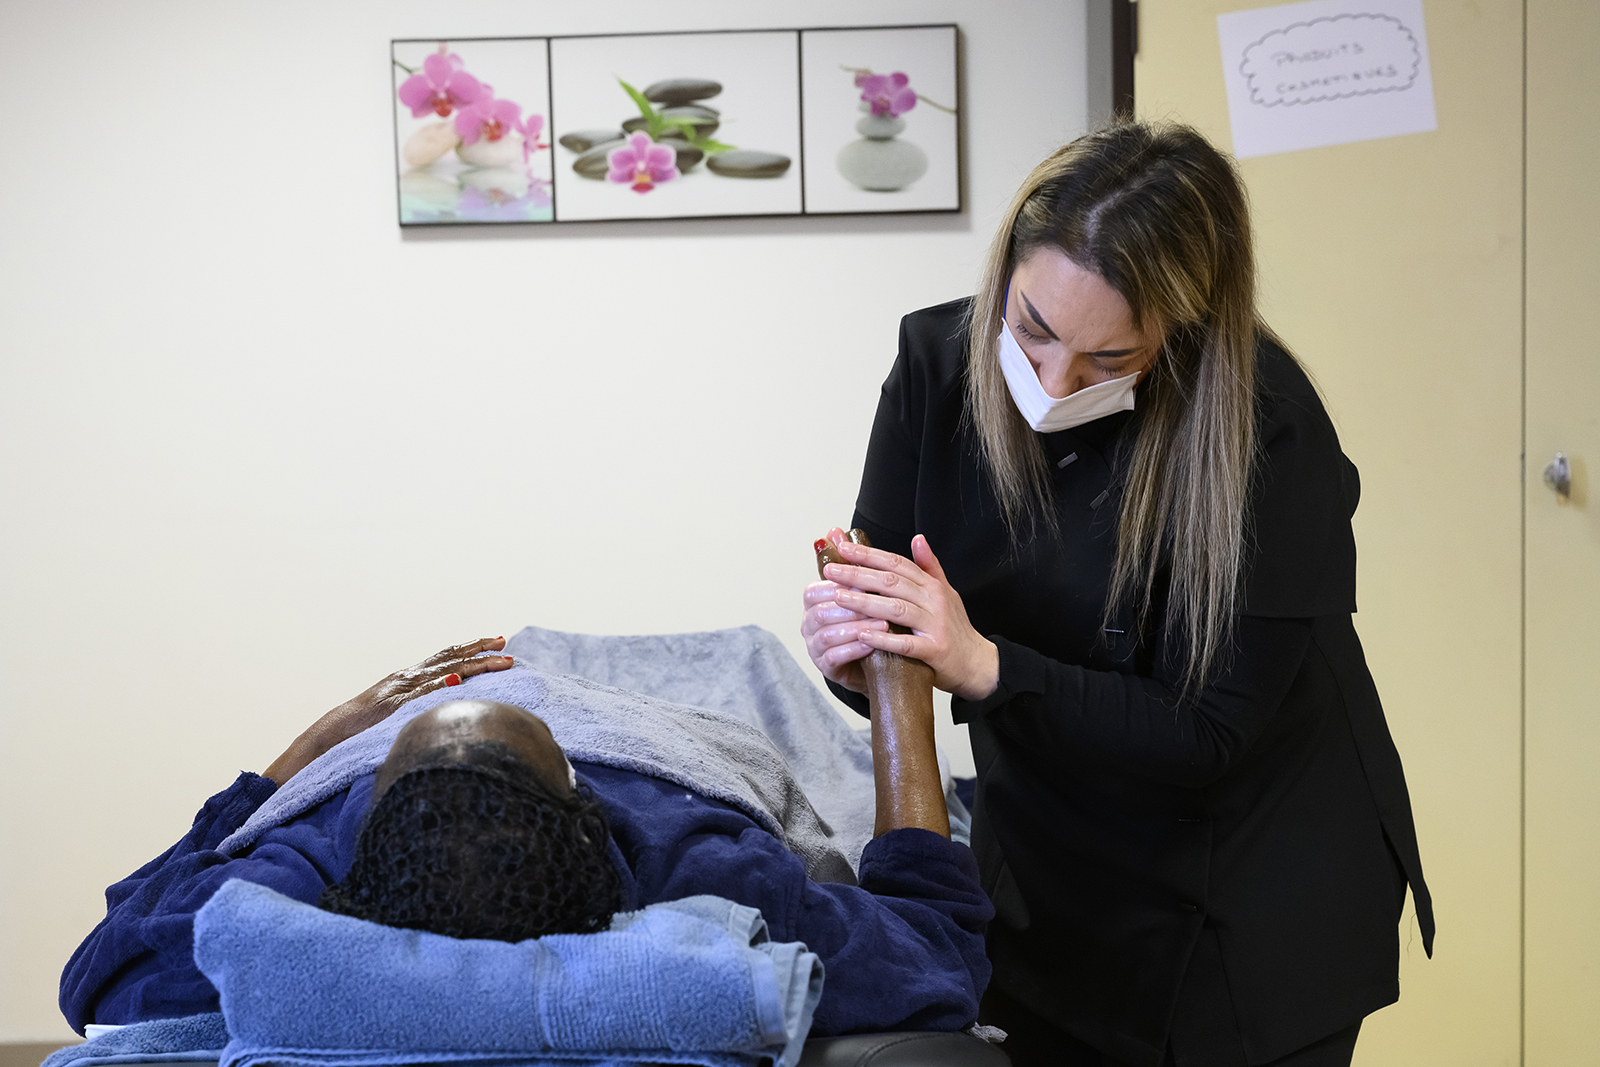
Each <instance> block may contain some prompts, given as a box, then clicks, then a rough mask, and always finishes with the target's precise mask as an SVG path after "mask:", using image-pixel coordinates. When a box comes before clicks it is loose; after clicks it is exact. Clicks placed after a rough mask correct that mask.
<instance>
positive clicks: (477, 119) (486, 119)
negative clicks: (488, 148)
mask: <svg viewBox="0 0 1600 1067" xmlns="http://www.w3.org/2000/svg"><path fill="white" fill-rule="evenodd" d="M521 118H522V105H521V104H514V103H512V102H511V101H510V100H496V99H495V98H494V89H493V87H491V86H488V85H484V86H483V94H482V95H481V96H479V97H478V99H476V100H474V101H473V102H472V103H470V104H468V105H467V106H466V107H464V108H462V109H461V110H460V111H458V112H456V132H457V133H459V134H460V135H461V143H462V144H477V143H478V141H479V139H480V138H481V139H482V140H485V141H488V142H489V143H490V144H493V143H494V142H496V141H498V140H500V138H502V137H504V136H505V135H506V134H508V133H511V132H513V131H515V130H520V129H522V123H521V121H520V120H521Z"/></svg>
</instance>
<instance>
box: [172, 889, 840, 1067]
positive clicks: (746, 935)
mask: <svg viewBox="0 0 1600 1067" xmlns="http://www.w3.org/2000/svg"><path fill="white" fill-rule="evenodd" d="M194 930H195V949H194V954H195V963H196V964H197V965H198V966H199V968H200V970H201V971H202V972H203V973H204V974H205V976H206V977H207V978H209V979H211V982H212V984H213V985H215V986H216V987H217V990H218V992H219V993H220V994H221V1000H222V1011H223V1014H224V1015H225V1016H226V1018H227V1022H228V1031H229V1033H230V1034H231V1035H232V1038H233V1039H232V1041H230V1042H229V1043H228V1046H227V1048H226V1049H225V1050H224V1052H223V1056H222V1064H223V1067H255V1065H258V1064H265V1063H274V1064H290V1063H294V1064H305V1065H307V1067H367V1065H371V1067H378V1065H384V1064H409V1063H429V1062H446V1061H449V1062H460V1063H465V1064H480V1063H481V1064H485V1065H488V1064H509V1063H519V1064H527V1063H570V1064H595V1063H605V1062H620V1063H637V1062H653V1063H698V1064H707V1065H711V1067H754V1065H755V1064H756V1063H757V1062H758V1061H759V1060H760V1059H761V1058H762V1057H770V1058H771V1059H773V1060H775V1061H776V1062H777V1063H778V1064H779V1067H793V1065H794V1064H795V1063H796V1062H797V1061H798V1060H799V1058H800V1052H801V1048H802V1046H803V1044H804V1041H805V1036H806V1033H807V1032H808V1031H809V1030H810V1028H811V1016H812V1012H813V1011H814V1010H815V1009H816V1005H817V1001H818V999H819V998H820V997H821V995H822V977H823V976H822V963H821V961H820V960H818V959H817V957H816V955H815V954H813V953H811V952H808V951H806V947H805V946H804V945H802V944H799V943H794V942H789V943H778V942H772V941H769V940H767V933H766V923H765V922H764V921H763V920H762V919H761V916H760V913H758V912H756V911H754V910H753V909H751V908H747V907H743V906H741V905H738V904H734V903H733V902H731V901H726V900H720V899H718V898H714V897H692V898H689V899H688V900H684V901H674V902H672V903H669V904H656V905H652V906H651V907H648V908H645V909H644V910H643V911H640V912H634V913H629V914H626V915H621V916H618V917H617V920H616V921H615V923H614V925H613V928H612V929H611V930H608V931H607V932H605V933H598V934H552V935H550V936H547V937H542V938H536V939H533V940H529V941H523V942H521V943H519V944H510V943H507V942H503V941H468V940H457V939H455V938H449V937H441V936H439V935H437V934H429V933H424V932H421V931H417V930H397V929H393V928H391V927H386V926H379V925H377V924H376V923H369V922H364V921H362V920H360V919H352V918H349V917H347V916H342V915H332V914H329V913H327V912H324V911H320V910H319V909H317V908H314V907H312V906H310V905H308V904H301V903H298V902H296V901H293V900H290V899H289V898H288V897H285V896H282V895H280V894H278V893H275V892H273V891H272V890H270V889H267V888H265V887H263V886H258V885H254V884H252V883H249V882H243V881H239V880H237V879H234V880H231V881H229V882H227V883H226V884H224V885H223V887H222V888H221V889H220V890H218V891H217V893H216V894H215V895H214V896H213V897H212V898H211V900H210V901H208V902H207V903H206V905H205V906H204V907H203V908H201V909H200V912H199V914H198V915H197V916H196V917H195V927H194Z"/></svg>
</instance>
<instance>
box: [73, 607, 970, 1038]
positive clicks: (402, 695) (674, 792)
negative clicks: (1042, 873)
mask: <svg viewBox="0 0 1600 1067" xmlns="http://www.w3.org/2000/svg"><path fill="white" fill-rule="evenodd" d="M504 647H505V640H504V638H492V639H485V640H481V641H477V642H473V643H470V644H466V645H461V646H458V647H455V648H451V649H447V650H445V651H443V652H441V653H439V654H438V655H436V656H433V657H431V658H430V659H428V660H425V661H424V662H422V663H420V664H418V665H417V666H415V667H412V668H410V669H408V670H405V671H400V672H397V673H395V674H392V675H390V676H389V677H387V678H385V679H383V680H382V681H380V682H378V683H377V684H376V685H374V686H373V687H372V688H370V689H368V690H366V691H365V692H363V693H362V694H361V695H359V696H357V697H355V698H354V699H352V700H350V701H347V702H346V703H344V704H341V705H340V706H339V707H337V708H335V709H333V710H332V711H330V712H328V713H327V714H326V715H324V716H322V718H320V719H319V720H317V722H316V723H315V724H313V725H312V726H311V728H310V729H308V730H307V731H306V732H305V733H303V734H302V735H301V736H300V737H299V738H298V739H296V740H295V742H294V743H293V744H292V745H290V746H289V748H288V750H287V751H285V752H284V753H283V755H281V756H279V757H278V759H277V760H275V761H274V762H273V763H272V764H271V766H269V767H268V768H267V769H266V770H265V772H263V773H261V774H254V773H251V772H249V771H246V772H244V773H242V774H240V776H239V778H238V780H237V781H235V782H234V783H233V785H231V786H229V787H228V788H227V789H225V790H223V791H222V792H221V793H218V794H217V795H216V796H214V797H212V798H211V799H210V800H208V801H207V802H206V804H205V806H204V807H203V808H201V810H200V812H199V814H198V815H197V816H196V817H195V821H194V825H193V827H191V828H190V830H189V832H188V833H187V834H185V835H184V837H183V838H182V839H181V840H180V841H178V843H177V844H175V845H173V846H172V848H170V849H168V850H167V851H166V852H164V853H162V854H161V855H160V856H158V857H156V858H155V859H154V860H151V861H150V862H149V863H147V864H145V865H144V866H143V867H141V868H139V870H137V871H135V872H134V873H133V874H131V875H129V876H128V877H127V878H125V879H123V880H122V881H120V882H118V883H116V884H115V885H112V886H111V887H110V888H108V889H107V890H106V904H107V910H106V916H105V918H104V919H103V920H101V922H100V924H99V925H98V926H97V927H96V928H95V929H94V931H93V932H92V933H90V935H89V936H88V937H87V938H86V939H85V940H84V942H83V944H82V945H80V946H79V947H78V950H77V951H76V952H75V953H74V954H73V956H72V958H71V960H70V961H69V962H68V963H67V966H66V969H65V971H64V972H63V974H62V976H61V995H60V1003H61V1010H62V1013H63V1014H64V1015H65V1016H66V1018H67V1021H68V1022H69V1023H70V1024H71V1025H72V1027H73V1029H75V1030H77V1031H78V1032H80V1033H81V1032H82V1031H83V1028H84V1026H85V1024H87V1023H102V1024H104V1023H113V1024H115V1023H133V1022H141V1021H144V1020H148V1019H159V1018H173V1017H178V1016H183V1015H191V1014H195V1013H199V1012H207V1011H216V1010H218V998H217V991H216V990H215V988H213V987H212V985H211V983H210V982H209V981H208V980H207V979H206V978H205V976H204V975H202V974H201V973H200V971H199V970H198V969H197V968H196V966H195V964H194V959H193V956H192V951H193V925H194V915H195V912H196V911H198V910H199V909H200V907H201V906H202V905H203V904H205V902H206V901H207V900H209V899H210V898H211V895H212V894H213V893H215V892H216V891H217V890H218V889H219V888H221V886H222V884H223V883H224V882H226V881H227V880H228V879H230V878H241V879H244V880H245V881H249V882H255V883H258V884H260V885H264V886H267V887H268V888H271V889H274V890H276V891H277V892H279V893H283V894H284V895H286V896H289V897H292V898H294V899H296V900H300V901H304V902H307V903H318V904H319V905H320V906H321V907H323V908H325V909H326V910H329V911H334V912H339V913H341V914H346V915H352V916H355V917H357V918H362V919H367V920H370V921H373V922H378V923H384V924H386V925H391V926H398V927H405V928H410V929H420V930H428V931H431V932H433V933H438V934H444V935H447V936H451V937H469V938H493V939H499V940H504V941H521V940H525V939H527V938H531V937H539V936H542V935H544V934H552V933H583V932H589V931H596V930H603V929H605V928H606V926H607V925H608V923H609V920H610V917H611V915H612V913H614V912H616V911H619V910H629V909H633V908H639V907H643V906H645V905H647V904H652V903H656V902H659V901H665V900H676V899H679V898H682V897H687V896H693V895H695V894H701V893H705V894H712V895H716V896H722V897H726V898H728V899H731V900H734V901H736V902H738V903H740V904H744V905H747V906H750V907H754V908H758V909H760V911H761V914H762V915H763V916H764V917H765V918H766V920H767V923H768V926H769V928H770V932H771V936H772V937H773V939H775V940H779V941H804V942H805V943H806V945H807V946H808V947H809V948H810V949H811V951H813V952H815V953H817V954H818V955H819V956H820V957H821V958H822V961H823V964H824V966H825V968H826V973H827V978H826V982H825V984H824V987H823V996H822V1000H821V1003H820V1004H819V1005H818V1008H817V1012H816V1016H815V1021H814V1024H813V1028H812V1032H813V1033H814V1034H818V1035H824V1034H843V1033H861V1032H872V1031H882V1030H957V1029H961V1028H962V1027H964V1026H966V1025H967V1024H969V1023H971V1022H972V1021H973V1020H974V1019H976V1017H977V1012H978V1001H979V998H980V997H981V996H982V994H983V990H984V987H985V985H986V984H987V983H988V979H989V964H988V960H987V959H986V958H985V955H984V942H983V935H984V928H985V926H986V925H987V923H988V921H989V919H990V917H991V916H992V914H993V909H992V907H991V905H990V903H989V899H988V897H987V896H986V895H985V894H984V892H983V890H982V889H981V887H980V886H979V884H978V872H977V866H976V864H975V863H974V861H973V858H972V854H971V852H970V851H969V850H968V848H967V847H966V846H965V845H960V844H956V843H954V842H952V841H951V840H950V839H949V821H948V813H947V812H946V809H945V804H944V794H943V787H942V785H941V782H940V777H939V770H938V765H937V761H936V757H935V754H934V745H933V722H932V720H931V718H929V719H928V721H926V722H921V721H917V722H905V723H899V724H898V725H899V728H898V729H896V730H894V731H892V733H891V732H885V736H886V737H887V738H888V740H885V741H884V742H883V743H884V744H893V745H895V746H897V748H896V749H895V750H894V751H892V752H883V751H880V752H878V753H876V755H877V756H878V757H879V758H878V759H877V760H876V765H877V767H878V768H880V770H879V771H878V772H877V773H878V774H880V775H882V776H883V777H881V778H880V779H879V781H878V796H879V804H878V808H879V810H878V817H877V818H878V825H877V836H876V837H875V839H874V840H873V841H871V842H870V843H869V844H868V845H867V847H866V850H865V851H864V852H863V854H862V856H861V863H860V869H859V875H858V878H859V884H858V885H854V886H851V885H844V884H838V883H826V882H816V881H812V880H811V879H809V878H808V877H807V875H806V869H805V865H804V863H803V861H802V860H801V859H800V857H798V856H796V855H795V854H793V853H792V852H790V851H788V850H787V849H786V848H785V847H784V845H783V843H782V842H781V841H780V840H779V839H778V838H777V837H776V836H774V835H773V834H772V833H771V832H770V831H768V830H767V829H766V828H765V827H763V826H762V825H760V824H759V823H757V822H756V821H755V820H753V819H752V818H751V817H750V816H749V815H747V814H745V813H744V812H743V811H741V810H739V809H737V808H735V807H733V806H732V805H730V804H727V803H724V802H722V801H720V800H714V799H712V798H710V797H706V796H702V795H699V794H697V793H694V792H691V791H686V790H685V787H684V786H683V785H681V784H678V783H674V782H668V781H665V780H663V779H660V778H654V777H651V776H648V775H645V774H640V773H636V772H632V771H626V770H621V769H618V768H615V767H608V766H603V765H600V764H595V763H585V762H581V761H580V762H578V763H576V764H572V763H569V762H568V760H567V758H566V756H565V754H564V753H563V752H562V750H561V748H560V746H559V745H557V744H556V742H555V739H554V738H553V737H552V736H551V733H550V730H549V728H548V727H546V726H545V724H544V722H543V721H541V720H540V719H539V718H537V717H536V716H535V715H533V714H532V713H530V712H528V711H525V710H523V709H521V708H518V707H513V706H510V705H507V704H499V703H494V702H491V701H481V700H475V701H455V702H452V703H448V704H443V705H440V706H438V707H435V708H433V709H431V710H429V711H427V712H424V713H423V714H421V715H418V716H417V717H416V718H415V719H413V720H411V721H410V722H408V723H406V725H405V726H404V727H403V728H402V729H401V730H400V732H399V734H398V735H397V736H396V738H395V741H394V743H393V745H392V747H391V748H390V749H389V754H388V756H387V758H386V759H385V760H384V762H383V764H382V765H381V766H380V767H378V769H377V770H376V772H374V773H371V774H367V775H366V776H364V777H362V778H359V779H357V780H356V781H355V782H354V783H353V784H352V785H350V786H349V788H348V789H345V790H343V791H341V792H339V793H337V794H336V795H334V796H332V797H331V798H329V799H327V800H325V801H323V802H322V803H320V804H318V805H317V806H315V807H313V808H312V809H310V810H308V811H306V812H304V813H303V814H301V815H299V816H296V817H295V818H292V819H290V820H289V821H288V822H286V823H283V824H282V825H279V826H276V827H274V828H273V829H270V830H268V831H266V832H265V833H264V834H262V835H261V836H260V837H259V838H258V839H256V841H255V842H254V844H252V845H251V846H250V847H248V848H247V849H246V850H244V851H243V852H242V853H240V854H239V855H234V856H230V855H228V854H226V853H224V852H222V851H220V850H219V849H218V846H219V844H220V843H221V842H222V841H223V840H224V839H225V838H227V837H228V835H229V834H231V833H233V832H234V831H235V830H237V829H239V828H240V827H241V826H242V825H243V824H244V823H245V821H246V820H247V819H248V818H249V817H250V815H251V814H252V813H253V812H254V811H255V810H256V809H257V808H259V807H260V806H261V805H262V804H263V803H264V802H265V801H266V800H267V798H268V797H270V796H271V795H272V794H273V793H274V792H275V791H276V790H277V789H279V788H280V787H281V786H282V785H283V784H284V783H286V782H288V781H289V779H290V778H291V777H293V776H294V775H295V774H296V773H298V772H299V771H301V770H303V769H304V768H305V767H306V766H307V765H308V764H310V763H311V762H312V761H313V760H315V759H316V758H317V757H318V756H320V755H322V754H323V753H325V752H327V751H328V750H329V749H331V748H332V747H333V746H334V745H336V744H338V743H339V742H341V741H343V740H345V739H347V738H351V737H354V736H355V735H357V734H358V733H360V732H362V731H363V730H366V729H368V728H369V727H372V726H374V725H376V724H377V723H379V722H382V721H383V720H384V719H386V718H387V717H388V716H389V715H391V714H393V713H394V712H395V711H396V710H398V709H399V708H400V707H401V705H403V704H405V703H407V702H408V701H410V700H412V699H414V698H416V697H418V696H422V695H424V694H426V693H430V692H432V691H434V690H437V689H440V688H443V687H445V686H449V685H455V684H459V682H460V681H461V680H462V679H463V678H467V677H471V676H473V675H476V674H481V673H483V672H485V671H496V670H504V669H506V668H508V667H510V666H511V665H512V659H511V657H509V656H494V655H486V654H485V653H490V652H498V651H500V650H501V649H503V648H504ZM896 714H899V715H904V714H905V713H904V712H900V711H897V712H896ZM913 714H916V715H917V716H918V717H919V718H920V717H922V713H920V712H914V713H913ZM878 743H879V739H878V736H877V735H875V744H878ZM885 757H887V758H885ZM613 843H614V847H613Z"/></svg>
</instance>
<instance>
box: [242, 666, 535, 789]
mask: <svg viewBox="0 0 1600 1067" xmlns="http://www.w3.org/2000/svg"><path fill="white" fill-rule="evenodd" d="M505 647H506V639H505V638H503V637H485V638H482V639H480V640H477V641H470V642H468V643H467V644H464V645H456V646H454V647H453V648H447V649H445V650H444V651H443V652H440V653H437V654H436V655H432V656H429V657H428V658H427V659H425V660H423V661H422V662H421V663H418V664H417V665H416V666H414V667H407V668H406V669H405V670H403V671H395V672H394V673H393V674H391V675H389V676H388V677H387V678H384V679H382V680H381V681H379V682H377V683H376V684H375V685H373V686H371V687H370V688H368V689H366V690H364V691H363V692H361V693H359V694H357V695H356V696H353V697H351V698H350V699H349V700H347V701H345V702H344V703H343V704H340V705H339V706H338V707H336V708H334V709H333V710H332V711H330V712H328V713H327V714H326V715H324V716H322V718H320V719H318V720H317V721H316V722H314V723H312V724H311V726H310V727H308V728H307V729H306V732H305V733H303V734H301V735H300V736H299V737H297V738H295V740H294V743H293V744H291V745H290V746H289V747H288V748H287V749H285V750H284V753H283V755H281V756H279V757H278V758H277V759H275V760H273V761H272V766H270V767H268V768H267V769H266V770H265V771H262V772H261V773H262V776H263V777H266V778H271V779H272V780H273V781H274V782H277V783H278V784H279V785H282V784H283V783H285V782H287V781H288V780H289V779H290V778H293V777H294V776H295V775H296V774H298V773H299V772H300V771H302V770H304V769H305V767H306V765H307V764H309V763H310V762H311V761H312V760H314V759H316V758H317V757H318V756H320V755H322V754H323V753H324V752H326V751H328V750H329V749H330V748H332V747H333V746H334V745H337V744H338V743H339V742H340V741H344V740H346V739H348V738H351V737H354V736H355V735H356V734H359V733H360V732H361V731H362V730H365V729H366V728H367V727H369V726H374V725H376V724H378V723H380V722H382V721H383V720H384V719H387V718H388V717H389V716H390V715H393V714H394V713H395V711H396V710H398V709H399V707H400V705H402V704H404V703H405V702H406V701H408V700H412V699H413V698H415V697H419V696H421V695H422V694H424V693H431V692H433V691H434V690H435V689H442V688H444V687H445V686H451V685H460V684H461V682H462V680H463V679H466V678H471V677H472V676H473V675H477V674H483V673H484V672H485V671H503V670H505V669H506V668H507V667H509V666H511V662H512V660H511V657H510V656H479V655H478V653H480V652H499V651H500V650H501V649H503V648H505Z"/></svg>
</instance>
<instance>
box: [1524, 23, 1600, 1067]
mask: <svg viewBox="0 0 1600 1067" xmlns="http://www.w3.org/2000/svg"><path fill="white" fill-rule="evenodd" d="M1527 11H1528V24H1527V25H1528V29H1527V33H1528V38H1527V40H1528V45H1527V49H1528V50H1527V56H1528V90H1527V92H1528V107H1527V115H1528V120H1527V122H1528V128H1527V138H1528V139H1527V205H1528V206H1527V266H1526V270H1527V324H1528V325H1527V330H1528V332H1527V454H1526V457H1525V461H1526V469H1525V471H1524V476H1525V479H1526V481H1525V484H1526V496H1525V502H1526V516H1527V549H1526V551H1527V630H1526V634H1527V638H1526V660H1527V682H1526V730H1527V735H1526V736H1527V741H1526V746H1527V747H1526V752H1527V800H1526V804H1527V807H1526V819H1527V823H1526V825H1527V831H1526V833H1527V846H1526V849H1527V851H1526V890H1525V893H1526V896H1525V908H1526V926H1525V930H1526V935H1525V936H1526V949H1525V956H1524V960H1525V967H1526V986H1525V990H1526V992H1525V1035H1526V1036H1525V1040H1526V1054H1525V1058H1524V1063H1525V1064H1526V1065H1527V1067H1558V1065H1566V1064H1581V1063H1600V1043H1597V1040H1596V1035H1595V1020H1596V1019H1600V500H1597V499H1596V491H1597V489H1600V486H1596V485H1595V483H1594V478H1595V477H1596V475H1600V74H1597V73H1596V71H1597V68H1596V66H1595V57H1596V55H1600V4H1594V3H1574V2H1572V0H1528V4H1527ZM1557 452H1561V453H1563V454H1565V455H1566V456H1567V457H1568V464H1569V470H1570V475H1569V477H1570V483H1571V484H1570V488H1569V491H1568V492H1567V493H1565V494H1563V493H1560V492H1558V491H1557V490H1556V489H1555V488H1553V487H1551V486H1549V485H1547V484H1546V483H1545V481H1544V477H1543V475H1544V470H1545V468H1546V466H1547V465H1549V464H1550V463H1551V461H1552V459H1553V458H1554V456H1555V454H1556V453H1557Z"/></svg>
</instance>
